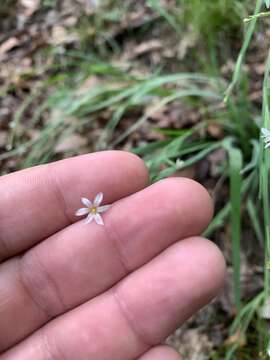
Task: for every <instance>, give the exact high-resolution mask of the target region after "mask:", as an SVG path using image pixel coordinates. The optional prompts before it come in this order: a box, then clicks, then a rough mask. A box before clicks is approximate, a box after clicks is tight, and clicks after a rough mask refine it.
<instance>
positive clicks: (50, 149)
mask: <svg viewBox="0 0 270 360" xmlns="http://www.w3.org/2000/svg"><path fill="white" fill-rule="evenodd" d="M268 5H269V4H268V1H267V0H265V1H264V0H257V1H255V0H253V1H252V0H243V1H240V0H189V1H185V0H137V1H134V0H133V1H132V0H124V1H117V0H63V1H60V0H2V1H1V4H0V174H2V175H3V174H6V173H9V172H12V171H15V170H18V169H21V168H24V167H29V166H34V165H36V164H41V163H45V162H48V161H52V160H57V159H62V158H64V157H69V156H73V155H77V154H82V153H86V152H92V151H98V150H104V149H123V150H128V151H133V152H135V153H136V154H138V155H140V156H141V157H142V158H144V160H145V162H146V164H147V165H148V167H149V169H150V174H151V180H152V181H157V180H159V179H161V178H164V177H167V176H187V177H190V178H194V179H196V180H198V181H200V182H201V183H203V184H204V186H205V187H206V188H207V189H208V190H209V192H210V193H211V195H212V197H213V198H214V201H215V206H216V215H215V218H214V220H213V222H212V223H211V224H210V226H209V228H208V229H207V230H206V232H205V235H206V236H209V237H211V238H212V239H213V241H215V242H216V243H217V244H218V245H219V246H220V247H221V249H222V250H223V252H224V254H225V257H226V260H227V264H228V269H229V276H228V280H227V284H226V287H225V290H224V292H223V294H221V296H220V297H219V298H218V299H217V300H216V301H215V302H214V303H213V304H212V305H211V306H209V307H207V308H206V309H204V310H202V311H201V312H200V313H199V314H198V315H197V316H195V317H193V318H192V319H190V320H189V321H188V323H187V324H186V325H185V326H183V327H182V328H181V329H178V330H177V331H176V332H175V333H174V334H172V335H171V336H170V337H169V339H168V340H167V341H168V342H169V343H170V344H172V345H173V346H175V348H176V349H178V350H179V351H180V352H181V353H182V354H183V357H184V358H185V359H187V360H193V359H194V360H202V359H213V360H216V359H233V358H236V359H240V360H241V359H253V358H255V359H267V358H269V356H270V342H269V337H270V336H269V331H270V327H269V325H270V322H269V321H270V300H269V299H270V297H269V292H270V291H269V287H270V286H269V275H270V273H269V270H270V210H269V209H270V207H269V184H268V177H269V168H270V159H269V151H270V150H268V151H267V150H266V149H264V146H263V143H262V140H261V139H260V129H261V127H265V128H268V129H269V128H270V119H269V109H268V103H269V69H270V60H269V55H268V52H269V40H270V30H269V24H270V18H269V17H268V15H269V14H268V12H267V6H268ZM254 14H255V16H253V17H251V18H249V16H251V15H254ZM244 20H245V21H244ZM268 355H269V356H268Z"/></svg>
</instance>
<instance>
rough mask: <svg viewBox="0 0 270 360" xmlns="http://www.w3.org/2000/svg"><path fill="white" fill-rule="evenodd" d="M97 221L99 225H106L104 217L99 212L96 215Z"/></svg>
mask: <svg viewBox="0 0 270 360" xmlns="http://www.w3.org/2000/svg"><path fill="white" fill-rule="evenodd" d="M94 218H95V221H96V223H97V224H98V225H104V222H103V220H102V217H101V216H100V215H99V214H95V215H94Z"/></svg>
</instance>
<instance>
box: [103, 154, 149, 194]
mask: <svg viewBox="0 0 270 360" xmlns="http://www.w3.org/2000/svg"><path fill="white" fill-rule="evenodd" d="M104 153H106V154H108V155H110V156H111V157H112V161H113V160H114V161H117V162H118V163H121V165H122V166H123V167H124V168H125V171H126V173H127V176H128V175H131V176H136V177H137V181H139V182H140V183H141V188H144V187H145V186H147V185H148V184H149V171H148V168H147V166H146V165H145V162H144V161H143V160H142V159H141V158H140V157H139V156H138V155H136V154H134V153H131V152H129V151H122V150H108V151H102V152H100V154H104Z"/></svg>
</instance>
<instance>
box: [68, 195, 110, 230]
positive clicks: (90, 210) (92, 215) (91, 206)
mask: <svg viewBox="0 0 270 360" xmlns="http://www.w3.org/2000/svg"><path fill="white" fill-rule="evenodd" d="M102 200H103V193H98V194H97V196H96V197H95V199H94V202H93V203H92V201H90V200H88V199H87V198H84V197H83V198H81V201H82V203H83V205H85V206H86V207H83V208H81V209H79V210H77V211H76V213H75V215H76V216H83V215H87V218H86V224H89V223H90V222H91V221H92V220H95V222H96V223H97V224H98V225H104V222H103V220H102V217H101V215H100V213H103V212H104V211H106V210H108V209H109V208H110V207H111V205H103V206H100V204H101V203H102Z"/></svg>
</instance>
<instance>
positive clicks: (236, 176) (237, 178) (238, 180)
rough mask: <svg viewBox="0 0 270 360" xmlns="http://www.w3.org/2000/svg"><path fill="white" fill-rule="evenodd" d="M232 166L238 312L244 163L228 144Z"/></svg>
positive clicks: (232, 230) (232, 208)
mask: <svg viewBox="0 0 270 360" xmlns="http://www.w3.org/2000/svg"><path fill="white" fill-rule="evenodd" d="M227 150H228V155H229V167H230V204H231V232H232V260H233V288H234V297H235V306H236V309H237V312H239V311H240V309H241V283H240V258H241V255H240V239H241V190H242V177H241V174H240V172H241V169H242V165H243V159H242V153H241V151H240V150H239V149H237V148H235V147H232V146H230V145H228V146H227Z"/></svg>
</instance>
